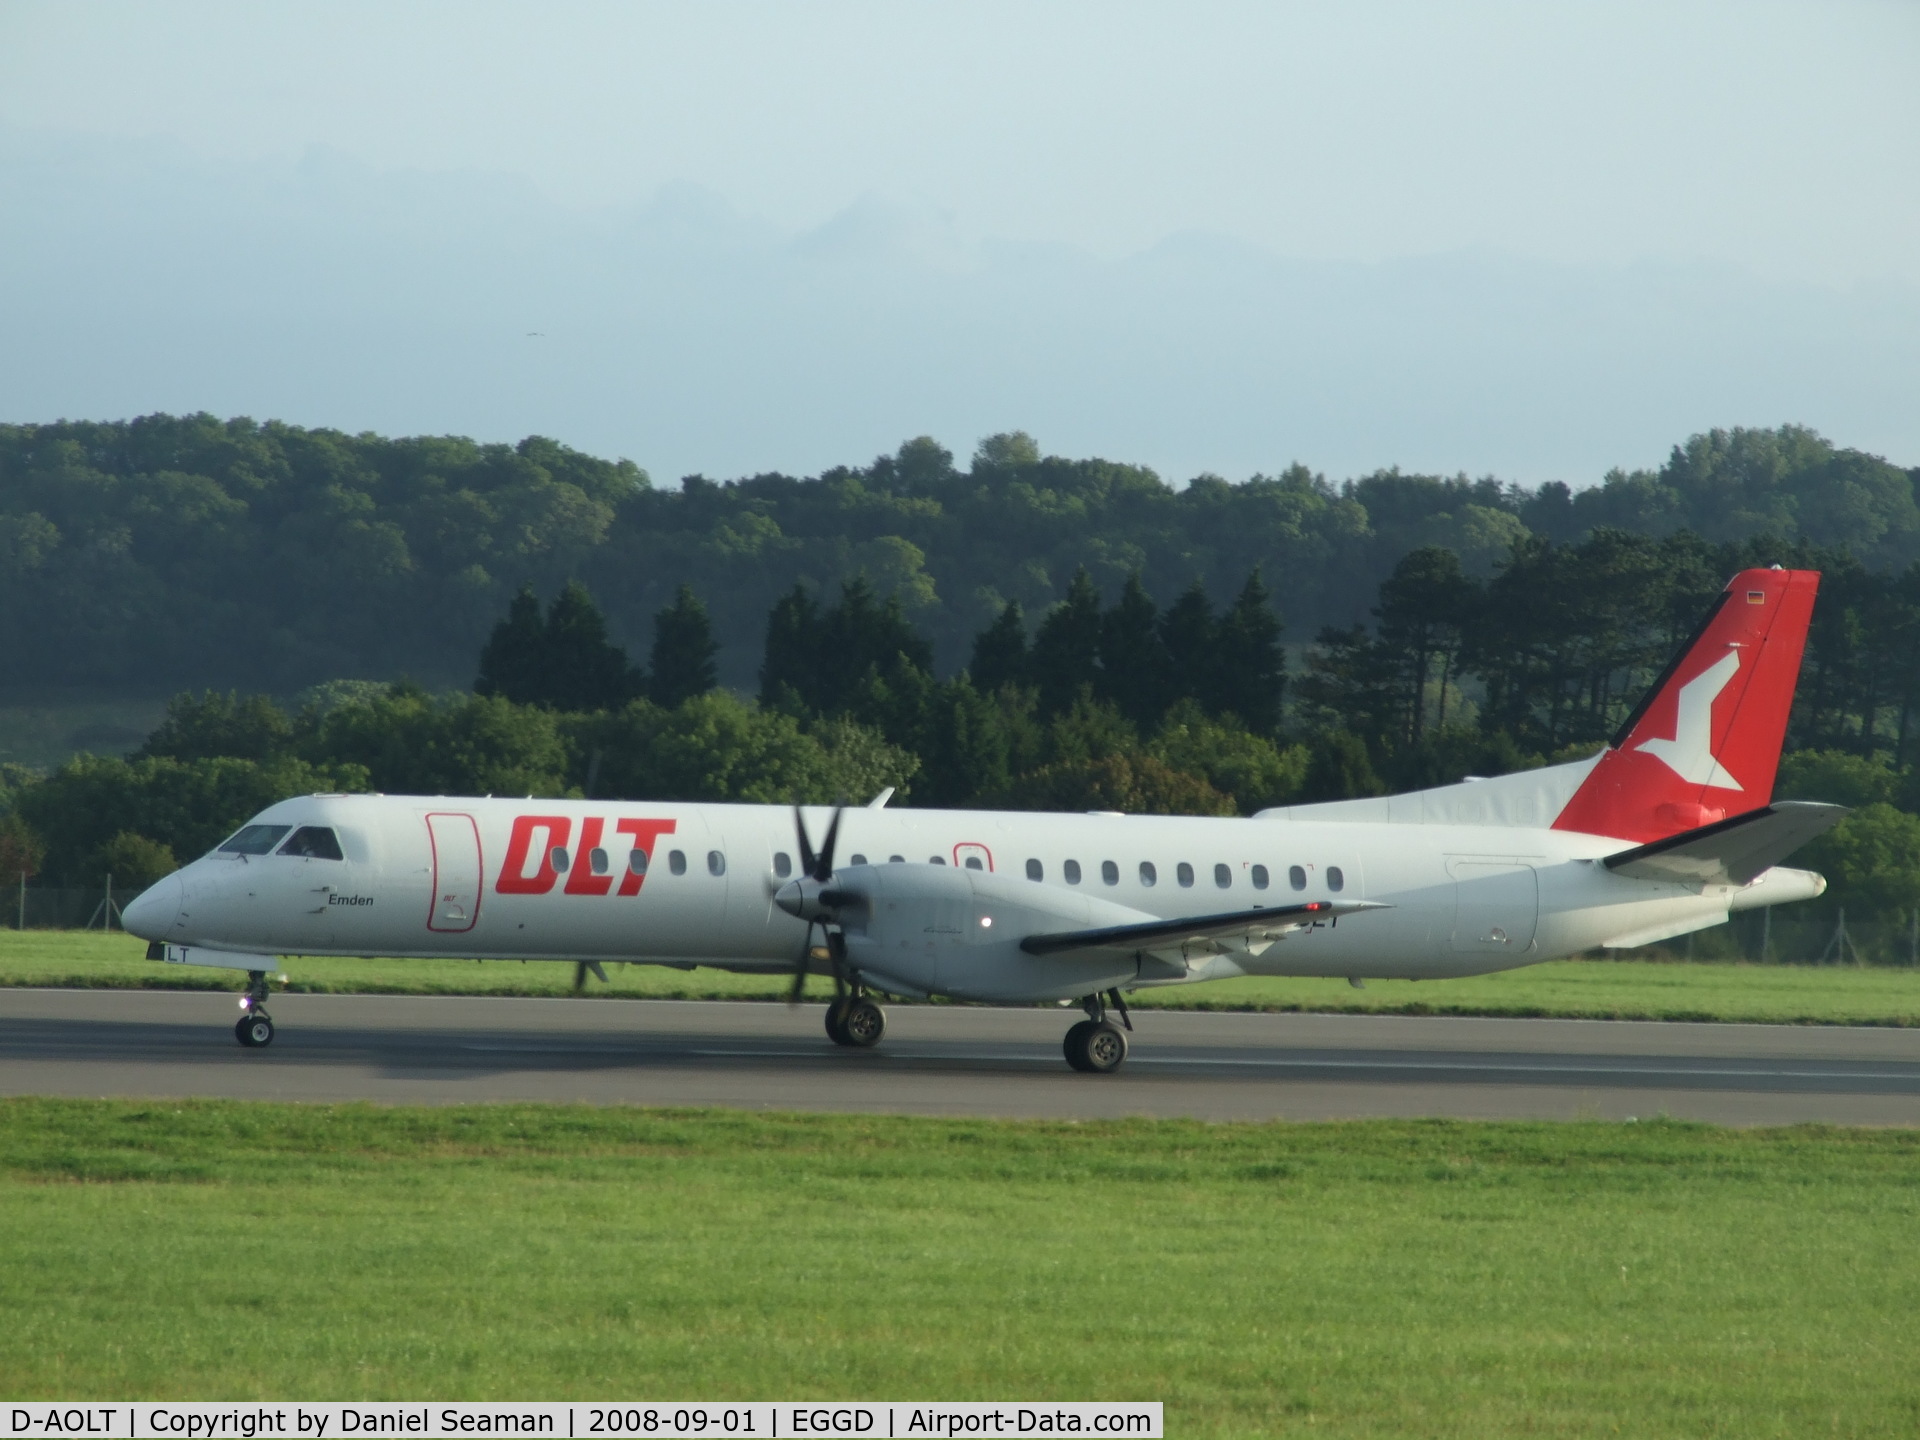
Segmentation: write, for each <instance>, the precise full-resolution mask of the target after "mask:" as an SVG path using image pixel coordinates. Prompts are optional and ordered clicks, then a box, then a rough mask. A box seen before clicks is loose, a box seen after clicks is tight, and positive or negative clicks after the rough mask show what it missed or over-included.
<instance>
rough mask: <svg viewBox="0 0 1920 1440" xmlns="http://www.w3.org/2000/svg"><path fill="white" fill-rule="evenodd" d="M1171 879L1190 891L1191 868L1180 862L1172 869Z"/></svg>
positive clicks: (1184, 862) (1191, 882) (1191, 880)
mask: <svg viewBox="0 0 1920 1440" xmlns="http://www.w3.org/2000/svg"><path fill="white" fill-rule="evenodd" d="M1173 878H1174V879H1176V880H1178V881H1179V882H1180V883H1181V885H1183V886H1185V887H1187V888H1189V889H1191V888H1192V886H1193V866H1191V865H1189V864H1187V862H1186V861H1184V860H1182V861H1181V862H1180V863H1179V864H1178V865H1176V866H1174V867H1173Z"/></svg>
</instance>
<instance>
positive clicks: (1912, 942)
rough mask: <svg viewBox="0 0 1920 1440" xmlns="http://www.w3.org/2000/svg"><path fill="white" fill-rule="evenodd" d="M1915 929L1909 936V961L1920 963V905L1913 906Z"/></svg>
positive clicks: (1914, 963)
mask: <svg viewBox="0 0 1920 1440" xmlns="http://www.w3.org/2000/svg"><path fill="white" fill-rule="evenodd" d="M1912 925H1913V930H1912V933H1911V934H1909V935H1908V936H1907V963H1908V964H1909V965H1920V905H1916V906H1914V907H1913V920H1912Z"/></svg>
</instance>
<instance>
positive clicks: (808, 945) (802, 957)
mask: <svg viewBox="0 0 1920 1440" xmlns="http://www.w3.org/2000/svg"><path fill="white" fill-rule="evenodd" d="M812 958H813V922H812V921H811V920H809V921H808V922H807V938H806V939H805V940H803V941H801V942H800V953H799V954H798V955H797V956H795V957H794V961H793V984H792V986H791V987H789V989H788V990H787V1004H789V1005H798V1004H799V1003H800V997H801V996H802V995H804V994H805V993H806V989H807V962H808V961H809V960H811V959H812Z"/></svg>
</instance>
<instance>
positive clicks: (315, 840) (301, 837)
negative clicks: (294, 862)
mask: <svg viewBox="0 0 1920 1440" xmlns="http://www.w3.org/2000/svg"><path fill="white" fill-rule="evenodd" d="M280 853H281V854H282V855H304V856H306V857H307V859H309V860H338V859H340V858H341V857H340V841H339V840H338V839H337V838H336V837H335V835H334V833H333V831H331V830H329V829H327V828H326V826H324V825H302V826H301V827H300V828H299V829H298V830H296V831H294V832H293V838H292V839H291V840H289V841H287V843H286V844H284V845H282V846H281V847H280Z"/></svg>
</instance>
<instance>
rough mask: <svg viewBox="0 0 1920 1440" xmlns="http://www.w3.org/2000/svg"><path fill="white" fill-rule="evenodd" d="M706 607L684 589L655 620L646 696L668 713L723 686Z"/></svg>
mask: <svg viewBox="0 0 1920 1440" xmlns="http://www.w3.org/2000/svg"><path fill="white" fill-rule="evenodd" d="M719 653H720V647H719V646H718V645H717V644H715V643H714V639H713V626H712V624H711V622H709V620H708V618H707V607H706V606H704V605H702V604H701V603H700V599H699V597H698V596H696V595H695V594H694V593H693V587H692V586H689V585H682V586H681V587H680V590H679V593H678V594H677V595H675V596H674V599H673V604H672V605H671V606H669V607H668V608H667V609H665V610H662V611H661V612H660V613H659V614H658V615H656V616H654V617H653V655H652V658H651V662H650V663H649V665H648V672H649V678H648V681H647V693H648V696H649V698H651V699H652V701H653V703H654V704H656V705H664V706H666V707H667V708H668V709H671V708H673V707H674V706H676V705H678V704H680V703H681V702H682V701H684V700H690V699H692V698H693V697H694V696H695V695H704V694H706V693H707V692H708V691H709V690H711V689H713V688H714V687H715V686H716V685H718V684H719V683H720V678H719V672H718V671H717V670H716V669H715V668H714V663H713V661H714V657H715V656H716V655H718V654H719Z"/></svg>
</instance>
